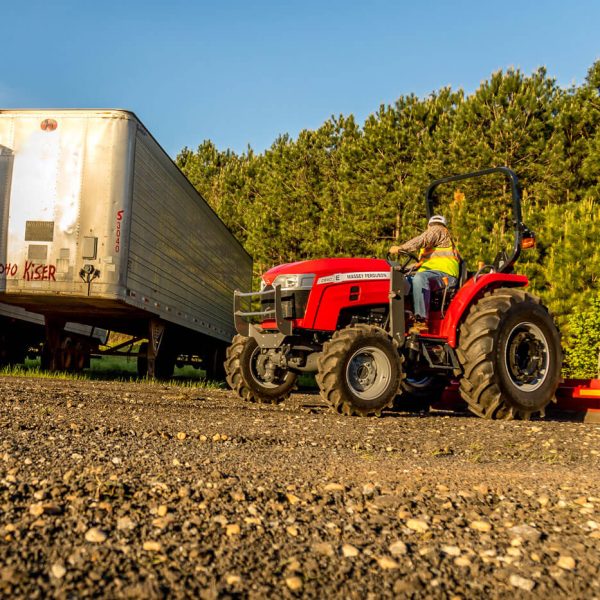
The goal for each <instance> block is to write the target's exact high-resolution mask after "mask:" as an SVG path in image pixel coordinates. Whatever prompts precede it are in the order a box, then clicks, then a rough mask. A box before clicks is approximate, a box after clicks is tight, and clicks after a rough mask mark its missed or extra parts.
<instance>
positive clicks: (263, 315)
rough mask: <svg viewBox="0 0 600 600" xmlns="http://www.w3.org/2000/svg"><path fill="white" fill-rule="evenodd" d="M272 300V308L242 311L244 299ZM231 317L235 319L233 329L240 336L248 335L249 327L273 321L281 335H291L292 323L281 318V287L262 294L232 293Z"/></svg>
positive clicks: (278, 286)
mask: <svg viewBox="0 0 600 600" xmlns="http://www.w3.org/2000/svg"><path fill="white" fill-rule="evenodd" d="M271 298H273V308H269V309H267V310H258V311H251V310H249V311H248V310H243V309H242V302H243V300H244V299H249V300H250V302H252V300H257V299H260V300H261V301H262V300H270V299H271ZM233 315H234V319H235V329H236V331H237V332H238V333H239V334H240V335H244V336H246V337H247V336H248V335H250V326H251V325H252V326H254V325H256V324H260V323H261V322H262V321H270V320H273V321H275V323H276V325H277V330H278V331H279V333H282V334H283V335H292V322H291V321H289V320H287V319H286V318H285V317H284V316H283V306H282V304H281V286H280V285H276V286H274V287H273V289H270V290H264V291H262V292H239V291H238V290H235V292H233Z"/></svg>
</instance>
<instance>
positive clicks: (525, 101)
mask: <svg viewBox="0 0 600 600" xmlns="http://www.w3.org/2000/svg"><path fill="white" fill-rule="evenodd" d="M599 123H600V61H597V62H596V63H594V64H593V65H592V66H591V68H590V69H589V71H588V75H587V77H586V79H585V81H584V82H583V83H582V84H581V85H573V86H571V87H569V88H567V89H565V88H562V87H560V86H559V85H558V84H557V82H556V80H555V79H554V78H552V77H551V76H549V75H548V73H547V72H546V70H545V69H544V68H540V69H538V70H536V71H535V72H533V73H532V74H529V75H528V74H525V73H523V72H521V71H520V70H518V69H508V70H506V71H498V72H496V73H493V74H492V75H491V76H490V77H489V79H487V80H486V81H483V82H482V83H481V85H480V86H479V88H478V89H477V90H476V91H474V92H473V93H472V94H470V95H467V94H465V93H464V91H463V90H460V89H458V90H453V89H451V88H450V87H445V88H442V89H440V90H438V91H436V92H433V93H431V94H430V95H429V96H427V97H425V98H419V97H417V96H415V95H413V94H410V95H406V96H401V97H400V98H398V100H397V101H396V102H395V103H394V104H393V105H381V106H380V107H379V109H378V110H377V112H375V113H373V114H372V115H370V116H369V117H368V118H367V119H366V120H365V121H364V123H362V124H359V123H357V121H356V119H355V118H354V116H353V115H348V116H344V115H339V116H334V117H331V118H330V119H328V120H327V121H325V122H324V123H323V124H322V125H321V126H320V127H319V128H318V129H316V130H303V131H301V132H300V133H299V134H298V136H297V137H296V138H292V137H291V136H290V135H288V134H283V135H280V136H279V137H277V139H276V140H275V141H274V142H273V144H272V145H271V147H270V148H269V149H267V150H265V151H264V152H262V153H256V152H254V151H253V150H252V149H251V148H250V147H249V148H248V149H247V151H246V152H243V153H240V154H238V153H236V152H233V151H231V150H220V149H218V148H216V146H215V145H214V144H213V143H212V142H211V141H210V140H206V141H204V142H202V143H201V144H200V145H199V146H198V148H197V149H196V150H195V151H193V150H191V149H189V148H184V149H183V150H182V151H181V152H180V153H179V155H178V157H177V163H178V165H179V167H180V168H181V169H182V170H183V172H184V173H185V174H186V175H187V177H188V178H189V179H190V181H191V182H192V183H193V184H194V186H195V187H196V188H197V189H198V191H199V192H200V193H201V194H202V196H203V197H204V198H205V199H206V200H207V201H208V202H209V203H210V205H211V206H212V207H213V208H214V209H215V211H216V212H217V213H218V214H219V216H220V217H221V218H222V219H223V221H224V222H225V223H226V224H227V226H228V227H229V228H230V229H231V231H232V232H233V233H234V234H235V235H236V237H237V238H238V239H239V240H240V241H241V242H242V243H243V244H244V246H245V247H246V249H247V250H248V252H249V253H250V254H251V255H252V256H253V257H254V260H255V273H256V275H258V274H260V273H261V272H263V271H264V270H266V269H268V268H270V267H271V266H273V265H276V264H281V263H283V262H292V261H296V260H303V259H307V258H313V257H323V256H385V255H386V251H387V248H388V247H389V246H390V245H391V244H392V243H394V242H397V241H399V240H405V239H407V238H409V237H412V236H413V235H416V234H417V233H418V232H420V231H421V230H422V229H423V227H424V226H425V223H426V222H425V201H424V192H425V190H426V188H427V186H428V184H429V183H430V182H431V181H432V180H433V179H437V178H440V177H444V176H447V175H452V174H457V173H464V172H468V171H475V170H479V169H484V168H487V167H491V166H501V165H504V166H508V167H510V168H512V169H513V170H514V171H515V172H516V173H517V175H518V177H519V180H520V182H521V185H522V190H523V220H524V222H525V223H526V224H527V225H528V226H529V228H530V229H532V230H533V231H534V232H535V234H536V237H537V246H536V248H535V249H533V250H527V251H525V252H524V253H523V254H522V255H521V259H520V261H519V263H518V265H517V270H518V271H519V272H522V273H524V274H526V275H528V276H529V277H530V279H531V282H532V283H531V285H532V289H533V291H534V292H535V293H537V294H538V295H540V296H541V297H542V298H543V301H544V302H545V304H546V305H547V306H549V307H550V309H551V310H552V311H553V313H554V314H555V316H556V318H557V320H558V322H559V324H560V325H561V329H563V331H564V334H565V336H566V337H565V339H566V340H567V343H566V346H567V349H569V348H573V347H575V346H576V345H577V342H578V338H577V331H579V330H580V327H579V326H578V325H577V323H576V322H575V320H574V319H576V318H578V316H579V317H580V316H581V314H582V312H584V311H587V310H589V309H590V307H591V306H592V305H593V303H594V301H595V299H596V297H598V277H599V274H600V252H599V251H598V250H597V244H598V240H600V212H599V211H598V201H599V199H600V128H599ZM437 202H438V209H439V210H436V212H441V213H442V214H445V215H446V216H447V217H448V220H449V223H450V227H451V231H452V234H453V236H454V238H455V240H456V242H457V245H458V247H459V249H460V252H461V254H462V255H463V257H464V258H465V259H466V261H467V263H468V266H469V268H470V270H475V269H476V266H477V263H478V261H480V260H482V261H484V262H486V263H490V262H492V261H493V259H494V257H495V255H496V253H497V252H498V251H500V250H502V249H509V248H510V247H511V246H512V236H513V229H514V225H513V222H512V211H511V198H510V188H509V186H508V185H507V182H506V181H505V180H504V179H503V178H502V176H500V175H497V176H496V175H494V176H491V177H489V178H485V179H482V180H473V181H467V182H458V183H455V184H448V185H447V186H444V187H443V188H440V190H439V194H438V197H437ZM569 336H570V337H569ZM579 341H581V340H579ZM595 350H597V348H590V355H592V354H593V357H592V362H593V367H594V370H595V367H596V364H597V363H596V355H595V354H594V352H595ZM590 364H592V363H590ZM589 368H591V367H589ZM577 369H578V370H577ZM577 369H576V373H577V374H581V373H582V372H583V371H582V368H580V367H577ZM573 372H574V373H575V371H573Z"/></svg>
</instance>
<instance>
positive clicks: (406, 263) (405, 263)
mask: <svg viewBox="0 0 600 600" xmlns="http://www.w3.org/2000/svg"><path fill="white" fill-rule="evenodd" d="M394 254H396V258H397V260H395V261H393V260H392V258H391V257H392V253H391V252H388V255H387V259H388V261H390V262H397V263H399V264H398V266H399V267H400V270H401V271H402V272H403V273H404V274H405V275H408V274H410V273H412V271H413V269H414V268H415V266H414V264H416V263H418V262H419V259H418V258H417V256H416V255H415V254H413V253H412V252H407V251H406V250H398V252H395V253H394ZM400 255H402V258H400ZM413 263H414V264H413Z"/></svg>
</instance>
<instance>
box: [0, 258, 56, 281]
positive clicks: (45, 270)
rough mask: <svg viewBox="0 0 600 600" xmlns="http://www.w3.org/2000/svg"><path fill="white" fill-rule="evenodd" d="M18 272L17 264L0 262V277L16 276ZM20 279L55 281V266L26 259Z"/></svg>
mask: <svg viewBox="0 0 600 600" xmlns="http://www.w3.org/2000/svg"><path fill="white" fill-rule="evenodd" d="M18 274H19V265H17V264H16V263H6V264H0V277H17V276H18ZM22 279H23V280H24V281H56V267H55V266H54V265H41V264H38V263H34V262H31V261H29V260H26V261H25V267H24V268H23V277H22Z"/></svg>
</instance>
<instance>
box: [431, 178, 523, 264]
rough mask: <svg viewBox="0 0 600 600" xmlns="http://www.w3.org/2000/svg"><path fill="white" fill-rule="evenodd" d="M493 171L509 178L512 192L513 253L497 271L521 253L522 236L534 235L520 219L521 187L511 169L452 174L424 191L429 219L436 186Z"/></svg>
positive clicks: (512, 262) (513, 261) (434, 182)
mask: <svg viewBox="0 0 600 600" xmlns="http://www.w3.org/2000/svg"><path fill="white" fill-rule="evenodd" d="M493 173H502V174H503V175H504V176H505V177H506V178H507V179H508V180H509V182H510V189H511V194H512V212H513V221H514V225H515V243H514V247H513V254H512V256H511V257H510V258H509V259H508V260H507V261H506V262H505V264H503V265H502V266H501V267H500V268H499V269H498V271H499V272H506V271H510V270H511V269H512V266H513V265H514V264H515V262H516V261H517V259H518V258H519V256H520V255H521V241H522V240H523V238H533V237H534V235H533V233H532V232H531V231H530V230H529V229H528V228H527V226H526V225H525V224H524V223H523V221H522V217H521V188H520V186H519V180H518V179H517V176H516V174H515V172H514V171H513V170H512V169H509V168H508V167H492V168H490V169H483V170H481V171H474V172H472V173H465V174H463V175H452V176H450V177H443V178H442V179H436V180H435V181H433V182H432V183H431V184H430V185H429V187H428V188H427V191H426V192H425V206H426V210H427V220H429V219H430V218H431V217H432V216H433V204H434V191H435V189H436V188H437V187H438V186H440V185H442V184H444V183H451V182H452V181H461V180H463V179H471V178H474V177H484V176H486V175H492V174H493Z"/></svg>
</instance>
